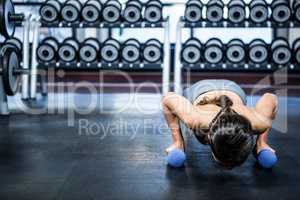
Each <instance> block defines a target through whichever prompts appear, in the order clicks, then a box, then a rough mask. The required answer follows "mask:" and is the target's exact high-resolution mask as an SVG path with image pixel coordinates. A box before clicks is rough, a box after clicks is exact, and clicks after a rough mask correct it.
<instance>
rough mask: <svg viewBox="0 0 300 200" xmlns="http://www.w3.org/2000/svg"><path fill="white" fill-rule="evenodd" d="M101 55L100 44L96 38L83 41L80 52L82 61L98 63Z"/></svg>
mask: <svg viewBox="0 0 300 200" xmlns="http://www.w3.org/2000/svg"><path fill="white" fill-rule="evenodd" d="M99 54H100V43H99V41H98V40H97V39H96V38H88V39H86V40H84V41H83V43H82V44H81V47H80V50H79V58H80V61H83V62H86V63H91V62H94V61H97V59H98V57H99V56H98V55H99Z"/></svg>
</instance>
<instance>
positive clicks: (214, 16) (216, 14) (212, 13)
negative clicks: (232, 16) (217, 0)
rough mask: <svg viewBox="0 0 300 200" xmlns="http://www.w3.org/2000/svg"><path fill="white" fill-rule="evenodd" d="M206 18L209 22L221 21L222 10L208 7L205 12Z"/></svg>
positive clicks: (217, 7)
mask: <svg viewBox="0 0 300 200" xmlns="http://www.w3.org/2000/svg"><path fill="white" fill-rule="evenodd" d="M206 18H207V19H208V21H210V22H214V23H216V22H219V21H221V20H222V19H223V8H222V7H219V6H209V7H208V8H207V10H206Z"/></svg>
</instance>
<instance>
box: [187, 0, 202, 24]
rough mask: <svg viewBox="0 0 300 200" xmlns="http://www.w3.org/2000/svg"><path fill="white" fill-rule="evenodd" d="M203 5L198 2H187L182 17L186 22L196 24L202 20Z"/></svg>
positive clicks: (194, 0)
mask: <svg viewBox="0 0 300 200" xmlns="http://www.w3.org/2000/svg"><path fill="white" fill-rule="evenodd" d="M202 9H203V4H202V2H201V1H200V0H189V1H188V2H187V3H186V6H185V12H184V17H185V19H186V20H187V21H188V22H191V23H196V22H199V21H200V20H201V19H202Z"/></svg>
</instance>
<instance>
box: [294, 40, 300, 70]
mask: <svg viewBox="0 0 300 200" xmlns="http://www.w3.org/2000/svg"><path fill="white" fill-rule="evenodd" d="M293 52H294V55H295V62H296V64H297V65H300V38H298V39H297V40H296V41H295V42H294V44H293Z"/></svg>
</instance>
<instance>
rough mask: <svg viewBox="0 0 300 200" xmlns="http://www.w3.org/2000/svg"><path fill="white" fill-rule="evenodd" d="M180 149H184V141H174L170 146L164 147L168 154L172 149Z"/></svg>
mask: <svg viewBox="0 0 300 200" xmlns="http://www.w3.org/2000/svg"><path fill="white" fill-rule="evenodd" d="M176 148H177V149H181V150H182V151H184V143H183V141H182V142H176V143H173V144H172V145H171V146H170V147H168V148H167V149H166V153H167V154H169V153H170V152H171V151H173V150H174V149H176Z"/></svg>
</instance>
